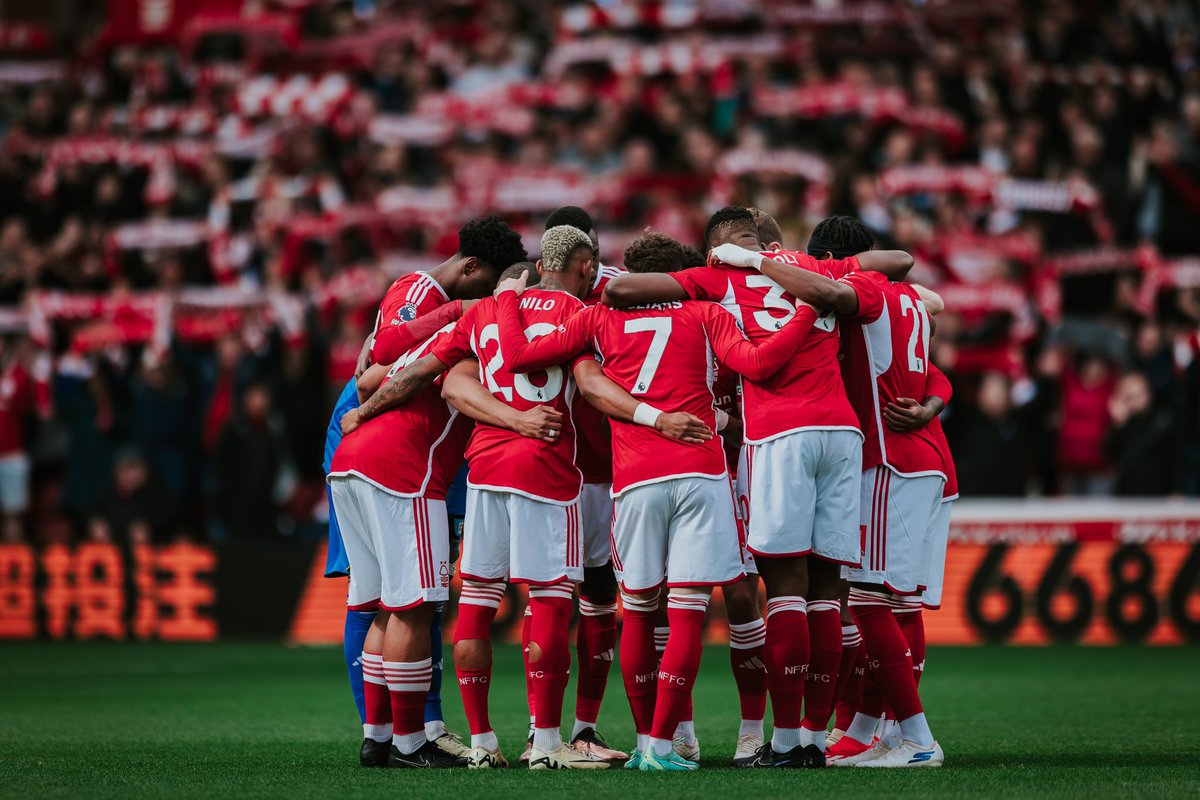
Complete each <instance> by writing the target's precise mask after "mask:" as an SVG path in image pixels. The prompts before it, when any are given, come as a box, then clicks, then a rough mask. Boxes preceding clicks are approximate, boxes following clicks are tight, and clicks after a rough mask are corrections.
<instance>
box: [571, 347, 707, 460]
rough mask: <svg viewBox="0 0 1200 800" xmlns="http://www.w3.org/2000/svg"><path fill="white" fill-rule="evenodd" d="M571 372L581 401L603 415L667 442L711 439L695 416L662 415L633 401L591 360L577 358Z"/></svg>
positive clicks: (692, 441) (696, 442) (648, 405)
mask: <svg viewBox="0 0 1200 800" xmlns="http://www.w3.org/2000/svg"><path fill="white" fill-rule="evenodd" d="M572 372H573V375H574V376H575V383H576V384H577V385H578V386H579V391H580V393H581V394H583V398H584V399H585V400H587V401H588V403H590V404H591V405H592V406H593V407H594V408H596V410H598V411H599V412H600V413H602V414H604V415H606V416H609V417H611V418H613V419H616V420H620V421H622V422H629V423H633V424H637V425H645V426H647V427H651V428H654V429H655V430H657V431H658V432H659V433H661V434H662V435H663V436H666V437H667V438H669V439H677V440H679V441H681V442H686V443H688V444H703V443H704V442H707V441H708V440H709V439H711V438H712V437H713V432H712V430H711V429H710V428H709V427H708V426H707V425H705V424H704V420H702V419H700V418H699V417H697V416H694V415H692V414H688V413H685V412H681V411H676V412H663V411H661V410H659V409H657V408H655V407H654V406H651V405H650V404H648V403H644V402H642V401H640V400H637V399H636V398H634V396H633V395H631V394H629V392H627V391H625V390H624V389H622V388H621V387H620V386H619V385H618V384H617V383H616V382H614V381H612V380H611V379H609V377H608V376H607V375H605V374H604V371H603V370H602V369H601V368H600V364H599V363H598V362H596V360H595V359H591V358H584V359H580V360H579V361H577V362H576V363H575V366H574V368H573V371H572Z"/></svg>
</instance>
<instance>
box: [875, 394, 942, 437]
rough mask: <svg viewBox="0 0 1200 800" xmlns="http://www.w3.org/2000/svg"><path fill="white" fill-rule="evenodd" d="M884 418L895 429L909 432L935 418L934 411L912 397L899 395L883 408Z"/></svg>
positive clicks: (916, 429)
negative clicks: (894, 400)
mask: <svg viewBox="0 0 1200 800" xmlns="http://www.w3.org/2000/svg"><path fill="white" fill-rule="evenodd" d="M883 419H884V421H885V422H887V426H888V427H889V428H891V429H892V430H894V431H899V432H901V433H907V432H909V431H918V430H920V429H921V428H924V427H925V426H926V425H928V424H929V423H930V422H931V421H932V420H933V412H932V411H930V410H929V409H928V408H926V407H925V406H923V405H921V404H920V403H918V402H917V401H916V400H914V399H912V398H911V397H897V398H896V402H894V403H888V404H887V405H886V406H885V407H884V409H883Z"/></svg>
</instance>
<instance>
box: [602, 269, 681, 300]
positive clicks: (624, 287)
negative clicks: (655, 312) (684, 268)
mask: <svg viewBox="0 0 1200 800" xmlns="http://www.w3.org/2000/svg"><path fill="white" fill-rule="evenodd" d="M686 299H688V293H687V290H686V289H685V288H684V287H683V285H682V284H681V283H680V282H679V281H677V280H675V278H673V277H671V275H669V274H664V273H652V272H646V273H639V274H631V273H628V272H626V273H622V274H620V275H618V276H616V277H614V278H613V279H612V280H610V281H609V282H608V283H607V284H605V286H604V292H603V294H602V295H601V301H602V302H603V303H604V305H606V306H610V307H612V308H629V307H630V306H640V305H646V304H647V303H665V302H668V301H670V300H686Z"/></svg>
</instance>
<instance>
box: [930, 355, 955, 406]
mask: <svg viewBox="0 0 1200 800" xmlns="http://www.w3.org/2000/svg"><path fill="white" fill-rule="evenodd" d="M925 380H926V383H925V397H940V398H941V400H942V402H943V403H944V404H946V405H950V398H951V397H953V396H954V387H953V386H951V385H950V379H949V378H947V377H946V373H944V372H942V371H941V370H940V369H938V368H937V365H936V364H934V363H933V362H932V361H930V362H929V371H928V373H927V374H926V376H925Z"/></svg>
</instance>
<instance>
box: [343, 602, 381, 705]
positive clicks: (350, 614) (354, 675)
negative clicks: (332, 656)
mask: <svg viewBox="0 0 1200 800" xmlns="http://www.w3.org/2000/svg"><path fill="white" fill-rule="evenodd" d="M374 620H375V612H374V611H347V612H346V628H345V630H343V631H342V655H343V656H345V658H346V675H347V676H348V677H349V678H350V693H351V694H353V695H354V705H356V706H358V717H359V721H361V722H363V723H366V721H367V702H366V700H364V699H363V676H362V664H360V663H359V662H358V659H359V657H360V656H361V655H362V651H363V642H365V641H366V640H367V631H369V630H370V629H371V623H372V622H373V621H374Z"/></svg>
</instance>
